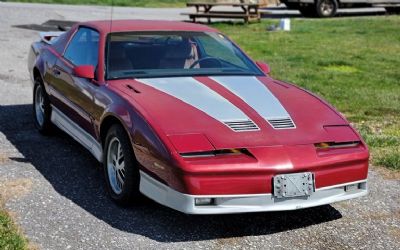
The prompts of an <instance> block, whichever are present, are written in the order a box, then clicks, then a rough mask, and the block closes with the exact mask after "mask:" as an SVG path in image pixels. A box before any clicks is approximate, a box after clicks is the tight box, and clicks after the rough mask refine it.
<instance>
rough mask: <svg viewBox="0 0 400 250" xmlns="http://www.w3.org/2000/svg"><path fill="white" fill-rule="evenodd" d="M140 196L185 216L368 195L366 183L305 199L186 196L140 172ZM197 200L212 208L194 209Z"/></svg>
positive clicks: (282, 207) (279, 207) (325, 190)
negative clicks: (210, 201) (207, 201)
mask: <svg viewBox="0 0 400 250" xmlns="http://www.w3.org/2000/svg"><path fill="white" fill-rule="evenodd" d="M354 183H362V184H361V185H360V188H359V189H356V190H353V191H350V192H346V191H345V190H344V187H345V186H347V185H351V184H354ZM140 192H142V193H143V194H144V195H146V196H147V197H149V198H150V199H152V200H154V201H156V202H158V203H160V204H162V205H165V206H167V207H170V208H172V209H175V210H178V211H180V212H183V213H187V214H231V213H249V212H270V211H286V210H296V209H303V208H308V207H315V206H321V205H326V204H331V203H334V202H338V201H343V200H348V199H353V198H357V197H361V196H364V195H367V194H368V190H367V180H360V181H356V182H350V183H343V184H338V185H334V186H330V187H323V188H320V189H316V190H315V192H314V193H312V195H310V196H309V197H308V198H304V197H294V198H282V199H277V198H275V197H274V196H273V195H272V194H244V195H243V194H237V195H189V194H184V193H180V192H178V191H176V190H173V189H172V188H170V187H168V186H166V185H165V184H163V183H161V182H159V181H157V180H155V179H154V178H152V177H150V176H149V175H148V174H146V173H144V172H143V171H140ZM196 198H214V200H215V205H210V206H195V199H196Z"/></svg>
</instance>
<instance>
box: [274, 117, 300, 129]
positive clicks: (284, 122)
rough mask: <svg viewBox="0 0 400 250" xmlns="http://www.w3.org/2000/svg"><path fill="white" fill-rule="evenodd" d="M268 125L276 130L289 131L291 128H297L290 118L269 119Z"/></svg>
mask: <svg viewBox="0 0 400 250" xmlns="http://www.w3.org/2000/svg"><path fill="white" fill-rule="evenodd" d="M268 123H269V124H270V125H271V126H272V127H273V128H274V129H289V128H296V126H295V125H294V122H293V120H292V119H291V118H290V117H288V118H283V119H269V120H268Z"/></svg>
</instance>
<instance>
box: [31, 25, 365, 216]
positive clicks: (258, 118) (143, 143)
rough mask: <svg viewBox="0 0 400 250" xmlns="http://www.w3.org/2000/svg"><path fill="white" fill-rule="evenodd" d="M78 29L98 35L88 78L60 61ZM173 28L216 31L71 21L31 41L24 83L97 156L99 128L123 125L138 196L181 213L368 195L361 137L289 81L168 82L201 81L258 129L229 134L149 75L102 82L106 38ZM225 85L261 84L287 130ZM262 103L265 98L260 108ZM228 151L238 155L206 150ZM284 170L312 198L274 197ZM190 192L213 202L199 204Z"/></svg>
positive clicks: (272, 207) (180, 28)
mask: <svg viewBox="0 0 400 250" xmlns="http://www.w3.org/2000/svg"><path fill="white" fill-rule="evenodd" d="M80 27H88V28H90V29H93V30H96V31H97V32H98V33H99V50H98V69H97V70H96V73H95V74H96V75H95V76H94V78H95V80H94V79H90V78H93V77H90V72H91V71H90V68H89V69H87V68H84V67H76V65H73V63H71V62H70V61H69V60H67V59H66V58H65V57H64V53H65V49H66V47H67V46H68V43H69V41H70V40H71V38H72V37H73V36H74V34H75V33H76V31H77V30H78V29H79V28H80ZM171 30H172V31H192V32H218V31H217V30H215V29H213V28H210V27H207V26H203V25H197V24H189V23H180V22H159V21H132V20H124V21H113V23H112V26H110V22H109V21H93V22H86V23H79V24H77V25H75V26H74V27H72V29H71V30H69V31H67V32H66V33H64V34H62V35H61V36H60V37H59V38H58V39H57V40H56V41H55V42H52V41H51V39H52V37H53V36H54V34H53V35H52V34H47V36H46V34H45V35H44V36H43V40H42V41H40V42H36V43H34V44H33V45H32V49H31V53H30V56H29V71H30V73H31V76H32V79H35V78H38V77H40V78H41V79H42V80H43V83H44V87H45V90H46V93H47V94H48V96H49V99H50V102H51V105H52V114H51V116H52V118H51V119H52V121H53V123H54V124H56V125H57V126H58V127H60V128H61V129H63V130H64V131H66V132H67V133H69V134H71V135H72V137H73V138H74V139H76V140H77V141H78V142H80V143H81V144H82V145H84V146H85V147H86V148H87V149H88V150H90V151H91V152H92V153H93V155H94V156H95V157H96V158H97V159H98V160H99V161H100V160H101V158H102V151H103V146H104V139H105V135H106V133H107V130H108V129H109V128H110V126H111V125H112V124H115V123H119V124H121V125H122V126H123V127H124V128H125V130H126V133H127V134H128V135H129V138H130V141H131V144H132V148H133V151H134V154H135V157H136V159H137V161H138V162H139V163H140V176H141V180H140V190H141V192H142V193H144V194H145V195H146V196H149V197H150V198H152V199H153V200H155V201H157V202H159V203H161V204H164V205H166V206H169V207H171V208H174V209H176V210H179V211H182V212H185V213H194V214H207V213H237V212H255V211H276V210H291V209H299V208H305V207H311V206H318V205H323V204H328V203H332V202H336V201H340V200H345V199H351V198H355V197H359V196H362V195H365V194H366V193H367V185H366V182H367V174H368V158H369V153H368V149H367V146H366V144H365V143H364V142H363V140H362V139H361V137H360V135H359V134H358V133H357V132H356V131H355V130H354V129H353V128H352V127H351V126H350V125H349V123H348V121H346V119H345V118H344V117H343V116H342V115H341V114H340V113H339V112H337V111H336V110H335V109H334V108H333V107H332V106H330V105H329V104H327V103H326V102H325V101H323V100H322V99H321V98H319V97H317V96H315V95H313V94H311V93H309V92H308V91H306V90H304V89H301V88H299V87H297V86H295V85H293V84H289V83H286V82H282V81H278V80H275V79H272V78H271V77H269V76H268V74H264V75H261V76H231V77H230V76H226V77H218V76H216V77H208V76H194V77H186V78H184V79H178V78H166V79H167V80H168V81H176V82H178V81H188V82H191V81H192V82H193V84H194V83H196V84H199V85H200V84H201V85H202V86H201V88H202V89H207V90H209V91H212V93H213V94H215V95H218V96H219V97H218V98H220V97H221V98H223V99H224V100H225V101H227V103H229V105H231V106H232V105H233V106H234V108H235V109H238V110H240V112H241V114H244V115H245V116H246V117H248V118H250V120H251V121H252V122H253V125H254V124H255V127H257V129H254V130H249V131H246V130H245V131H235V130H234V129H235V126H233V127H232V126H231V127H229V126H230V125H227V124H229V123H224V122H221V121H220V120H217V119H215V118H214V117H212V116H211V115H210V114H208V113H207V112H205V111H204V109H203V110H202V109H201V108H199V107H197V106H196V105H191V104H190V103H188V101H185V100H182V98H179V97H177V96H174V95H173V94H171V93H169V92H167V91H163V89H161V88H160V87H157V86H160V85H157V84H158V83H157V81H155V80H152V79H150V80H149V79H119V80H107V79H105V75H104V72H105V68H104V67H105V65H106V63H105V61H104V60H105V56H106V54H105V53H106V52H105V51H106V46H107V36H108V34H110V33H114V32H128V31H129V32H131V31H171ZM85 74H86V75H85ZM82 76H84V77H82ZM85 76H86V78H85ZM188 78H190V79H188ZM230 81H232V82H243V85H244V87H243V89H246V84H249V86H250V85H251V84H254V86H256V85H257V86H258V87H254V90H253V91H254V93H256V92H257V91H256V90H257V88H259V87H260V86H262V88H265V89H266V90H265V91H268V93H267V92H266V93H265V96H266V97H268V95H269V96H271V98H275V99H273V100H274V101H278V102H279V103H280V105H281V106H282V107H283V108H284V110H285V111H286V112H287V114H289V116H290V122H292V123H293V124H291V125H293V126H292V127H289V128H287V129H285V128H283V129H281V128H279V121H278V127H276V126H275V125H276V124H275V125H274V121H273V119H271V120H268V119H266V118H265V116H263V115H262V114H261V113H260V108H259V107H260V106H257V105H258V104H259V103H258V104H257V103H254V102H255V101H254V100H253V99H250V100H249V99H248V97H246V96H245V97H243V96H241V93H242V92H243V91H244V92H243V93H244V94H243V95H246V93H248V92H245V91H246V90H243V89H240V90H238V89H234V88H230V86H233V85H232V84H231V82H230ZM196 86H197V85H196ZM240 91H242V92H240ZM249 91H250V90H249ZM263 91H264V90H263ZM182 95H184V94H182ZM207 100H208V99H207V98H206V97H205V99H204V101H205V102H207ZM268 103H269V100H266V101H265V105H266V106H267V107H266V108H267V109H268ZM201 105H203V104H201ZM227 105H228V104H227ZM261 108H262V107H261ZM210 112H211V109H210ZM233 124H235V123H233ZM274 126H275V127H274ZM232 128H233V129H232ZM227 149H229V150H230V149H235V150H239V151H241V153H238V154H235V153H233V154H217V153H212V154H210V155H207V152H219V151H221V150H222V151H223V150H227ZM233 152H236V151H233ZM196 156H201V157H196ZM291 173H312V176H313V184H312V185H313V191H312V194H311V195H308V196H301V197H292V198H277V197H276V195H274V188H275V187H274V177H275V176H277V175H282V174H291ZM198 198H207V199H208V198H209V199H212V202H211V203H210V204H206V205H197V204H196V199H198Z"/></svg>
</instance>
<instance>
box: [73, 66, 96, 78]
mask: <svg viewBox="0 0 400 250" xmlns="http://www.w3.org/2000/svg"><path fill="white" fill-rule="evenodd" d="M74 75H75V76H77V77H80V78H86V79H90V80H91V79H94V67H93V65H80V66H76V67H75V68H74Z"/></svg>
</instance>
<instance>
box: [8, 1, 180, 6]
mask: <svg viewBox="0 0 400 250" xmlns="http://www.w3.org/2000/svg"><path fill="white" fill-rule="evenodd" d="M6 1H8V2H24V3H57V4H82V5H111V4H113V5H114V6H137V7H185V4H186V1H185V0H6Z"/></svg>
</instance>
